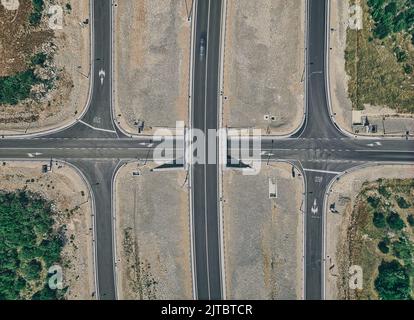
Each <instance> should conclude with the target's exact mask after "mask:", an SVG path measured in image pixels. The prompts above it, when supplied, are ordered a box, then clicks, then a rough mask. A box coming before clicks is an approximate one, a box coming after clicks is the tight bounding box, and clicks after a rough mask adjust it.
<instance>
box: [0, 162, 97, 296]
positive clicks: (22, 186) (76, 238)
mask: <svg viewBox="0 0 414 320" xmlns="http://www.w3.org/2000/svg"><path fill="white" fill-rule="evenodd" d="M43 164H49V162H42V161H14V162H2V163H0V179H1V183H0V189H1V190H4V191H11V192H12V191H16V190H28V191H31V192H33V193H37V194H40V195H41V196H42V197H44V198H45V199H47V200H49V201H52V202H53V204H54V209H55V210H56V212H58V216H57V220H58V224H59V225H66V226H67V231H66V236H67V239H71V240H70V241H69V242H68V244H67V245H66V246H65V247H64V249H63V254H62V255H63V262H64V263H63V265H62V268H63V281H64V286H69V290H68V293H67V295H66V298H67V299H69V300H80V299H81V300H88V299H93V298H94V295H95V274H94V250H93V244H92V239H93V229H92V218H91V216H92V213H91V212H92V210H91V201H90V198H89V190H88V187H87V185H86V183H85V182H84V181H83V179H82V178H81V176H80V175H79V174H78V173H77V171H76V170H75V169H73V168H72V167H71V166H69V165H67V164H64V163H61V162H54V163H53V168H52V171H51V172H48V173H42V165H43Z"/></svg>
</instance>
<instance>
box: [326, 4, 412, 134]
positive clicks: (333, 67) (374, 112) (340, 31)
mask: <svg viewBox="0 0 414 320" xmlns="http://www.w3.org/2000/svg"><path fill="white" fill-rule="evenodd" d="M349 3H350V2H349V0H332V1H330V4H331V16H330V24H331V25H330V27H331V29H332V28H333V29H334V31H331V32H330V47H331V48H332V50H330V54H329V77H330V92H331V105H332V112H333V114H334V116H335V121H336V122H337V123H338V125H339V126H340V127H341V128H342V129H343V130H345V131H348V132H350V133H354V128H353V127H352V103H351V100H350V99H349V97H348V80H349V77H348V76H347V74H346V72H345V50H346V39H347V35H346V31H347V29H348V19H349V13H348V9H349ZM361 116H368V119H369V120H370V122H371V123H372V124H376V125H378V135H384V134H385V135H395V134H397V135H400V134H404V133H405V131H407V130H408V131H413V130H414V116H413V115H411V114H403V113H398V112H396V111H395V110H393V109H391V108H387V107H383V106H368V105H366V106H365V110H363V111H362V113H361ZM384 119H385V121H383V120H384ZM359 134H364V133H363V132H361V131H360V132H359Z"/></svg>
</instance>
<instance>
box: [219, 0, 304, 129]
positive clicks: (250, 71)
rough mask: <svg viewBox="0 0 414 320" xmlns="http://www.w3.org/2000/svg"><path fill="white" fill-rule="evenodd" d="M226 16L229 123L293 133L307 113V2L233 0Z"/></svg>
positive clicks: (226, 121) (226, 120) (226, 119)
mask: <svg viewBox="0 0 414 320" xmlns="http://www.w3.org/2000/svg"><path fill="white" fill-rule="evenodd" d="M226 15H227V17H226V36H225V58H224V90H223V91H224V103H223V108H224V126H226V127H230V128H236V129H238V128H252V127H253V128H258V129H262V130H263V133H267V134H277V135H287V134H289V133H291V132H293V131H294V130H295V129H297V128H298V127H299V126H300V124H301V122H302V119H303V114H304V86H303V78H302V77H303V71H304V35H305V27H304V24H305V1H304V0H293V1H285V0H262V1H250V0H228V1H227V14H226ZM265 116H266V118H265Z"/></svg>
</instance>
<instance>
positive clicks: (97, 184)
mask: <svg viewBox="0 0 414 320" xmlns="http://www.w3.org/2000/svg"><path fill="white" fill-rule="evenodd" d="M93 3H94V19H93V28H94V29H93V30H94V31H93V32H94V58H93V66H94V68H93V69H94V74H93V90H92V97H91V103H90V106H89V109H88V111H87V113H86V114H85V115H84V117H83V118H82V119H81V120H80V121H78V123H77V124H75V125H74V126H72V127H71V128H69V129H67V130H62V131H60V132H57V133H55V134H53V135H50V136H45V137H42V138H35V139H13V138H12V139H9V138H5V139H1V140H0V159H1V160H2V161H7V160H12V159H19V160H28V159H42V160H45V159H46V160H49V159H51V158H52V159H62V160H66V161H69V162H71V163H72V164H74V165H75V166H77V167H78V168H79V169H80V170H81V171H82V172H83V173H84V175H85V176H86V177H87V179H88V181H89V183H90V185H91V188H92V192H93V197H94V199H95V204H96V208H95V209H96V210H95V218H96V239H95V241H96V249H97V252H96V255H97V266H96V272H97V278H98V290H97V294H98V298H100V299H116V289H115V288H116V286H115V279H114V257H113V251H112V239H113V228H112V224H113V216H112V194H111V189H112V177H113V174H114V172H115V170H116V168H117V166H118V165H119V163H120V162H122V161H123V160H134V159H135V160H136V159H140V160H147V159H151V158H152V156H153V152H154V147H156V146H157V145H158V143H159V141H157V140H153V139H151V138H148V137H141V138H134V139H131V138H127V137H125V136H123V135H122V134H120V132H118V131H117V129H116V127H115V126H114V123H113V120H112V116H111V112H112V111H111V90H112V88H111V87H112V84H111V81H112V78H111V73H112V71H111V59H112V53H111V48H112V47H111V42H112V36H111V32H112V30H111V5H112V4H111V1H110V0H94V2H93ZM221 6H222V1H218V0H215V1H213V0H210V1H209V0H199V1H197V13H196V16H195V19H196V28H197V30H196V40H195V44H194V48H193V50H194V51H195V60H194V66H193V80H194V82H193V99H192V101H193V105H192V114H193V119H192V124H193V127H194V128H199V129H202V130H203V131H205V130H206V129H215V128H217V123H218V121H217V101H218V99H217V98H218V94H219V93H218V79H219V75H218V73H219V70H218V59H219V51H220V50H219V49H220V48H219V46H220V41H219V36H220V27H221V23H222V21H220V18H221ZM325 14H326V0H310V1H309V7H308V17H307V20H308V35H307V37H308V48H307V53H306V56H307V64H306V66H307V68H306V75H307V76H306V86H307V97H306V101H307V102H306V103H307V115H306V121H305V124H304V126H303V128H302V129H301V130H300V131H299V132H298V133H297V134H296V135H295V136H293V137H292V138H288V139H279V138H277V137H273V138H272V137H270V138H269V137H266V138H263V139H262V143H261V150H260V151H261V156H260V158H261V160H262V161H277V160H287V161H292V162H295V163H298V164H299V166H300V167H301V168H302V173H303V174H304V176H305V178H306V192H307V197H306V206H305V210H306V227H305V233H306V234H305V242H306V246H305V247H306V248H305V298H306V299H323V298H324V297H323V287H322V285H323V281H322V280H323V262H324V257H323V245H324V225H323V214H324V212H323V210H322V209H323V205H324V203H323V201H324V195H325V194H326V192H327V190H326V188H327V185H328V184H329V182H330V181H331V180H332V179H334V178H335V177H336V176H337V174H338V173H340V172H345V171H347V170H349V169H350V168H352V167H355V166H358V165H361V164H370V163H397V162H404V163H413V160H414V141H413V140H406V139H405V137H402V138H396V139H379V138H378V139H377V138H373V139H368V140H367V139H353V138H349V137H345V136H344V135H343V134H342V133H340V132H339V131H338V130H337V128H336V127H335V125H334V124H333V123H332V121H331V117H330V114H329V110H328V106H327V95H326V87H325V77H326V75H325V63H326V62H325V48H326V44H325V31H326V17H325ZM201 37H205V40H206V41H205V46H206V52H205V54H204V55H202V54H200V46H199V44H200V39H201ZM100 70H103V71H105V78H104V79H103V82H101V77H99V71H100ZM101 74H102V73H101ZM176 142H177V144H176V145H177V146H179V147H178V148H181V146H182V145H183V143H182V138H180V137H176ZM207 144H208V141H206V142H205V145H207ZM229 146H230V144H229ZM175 151H176V152H180V154H182V151H183V150H177V149H176V150H175ZM228 151H229V150H228ZM217 154H218V153H217ZM229 154H230V153H229ZM207 156H208V154H207ZM173 157H175V156H173ZM258 160H260V159H258ZM216 163H217V161H216ZM192 170H193V181H191V182H192V183H191V188H192V189H191V195H192V198H193V199H192V200H193V212H192V215H193V231H194V232H193V242H194V244H195V245H194V256H195V270H194V272H195V278H196V293H195V295H196V296H197V298H199V299H220V298H223V297H222V275H221V273H220V254H219V253H220V240H219V227H220V224H219V219H218V201H217V200H218V199H217V190H218V179H217V173H218V168H217V166H216V165H214V164H208V165H204V164H196V165H194V166H193V167H192Z"/></svg>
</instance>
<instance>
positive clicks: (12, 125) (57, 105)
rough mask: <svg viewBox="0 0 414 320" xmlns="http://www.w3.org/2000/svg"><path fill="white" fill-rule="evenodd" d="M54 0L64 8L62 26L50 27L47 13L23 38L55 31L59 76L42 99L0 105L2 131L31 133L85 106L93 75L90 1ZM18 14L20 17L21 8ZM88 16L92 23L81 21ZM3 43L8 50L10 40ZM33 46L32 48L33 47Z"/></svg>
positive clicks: (72, 115) (65, 121)
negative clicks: (33, 29)
mask: <svg viewBox="0 0 414 320" xmlns="http://www.w3.org/2000/svg"><path fill="white" fill-rule="evenodd" d="M53 2H54V3H55V4H58V5H61V6H62V8H64V9H63V13H64V17H63V29H62V30H54V31H53V30H51V29H49V27H48V19H49V18H48V17H47V14H44V15H43V19H42V22H41V24H40V26H39V27H37V28H36V29H35V31H33V32H32V33H31V34H29V35H28V36H27V35H26V37H23V38H21V41H22V42H25V41H26V42H30V41H31V39H32V37H34V36H35V35H36V34H41V33H42V32H49V33H52V37H53V38H52V42H53V44H54V45H55V46H56V48H57V50H56V54H55V58H54V64H55V65H56V69H57V73H58V76H59V79H58V81H57V84H56V88H55V89H53V90H51V91H50V92H49V93H48V94H47V96H46V97H44V98H42V99H41V101H39V102H34V101H31V100H28V101H23V102H22V103H20V104H18V105H16V106H8V105H2V106H0V134H24V133H28V134H29V133H36V132H39V131H45V130H50V129H53V128H57V127H61V126H64V125H67V124H69V123H70V122H72V121H73V120H75V119H76V117H77V116H79V115H80V114H81V113H82V111H83V110H84V108H85V107H86V103H87V99H88V95H89V77H90V18H89V11H90V10H89V1H86V0H55V1H53ZM50 3H51V2H50V0H45V4H46V5H45V8H46V9H45V10H48V8H49V4H50ZM67 3H70V5H71V8H72V9H71V10H70V12H69V11H68V10H67V9H66V4H67ZM46 12H47V11H46ZM16 14H17V17H18V16H19V11H17V13H16ZM13 15H14V13H13ZM10 19H11V20H9V21H8V23H14V22H13V20H12V19H14V18H13V17H12V16H11V17H10ZM86 19H89V24H83V23H82V22H83V21H85V20H86ZM5 26H7V22H6V25H5ZM22 29H23V28H22ZM23 32H26V31H24V30H23ZM44 46H47V44H46V43H45V44H43V45H42V47H41V48H43V47H44ZM1 47H3V49H4V50H5V51H7V43H2V44H1V45H0V48H1ZM23 47H24V44H23ZM29 47H30V46H29ZM41 48H38V49H41ZM30 49H31V50H33V48H32V47H30ZM29 55H31V53H29ZM8 63H12V64H14V63H19V61H13V60H8ZM20 63H22V62H21V61H20Z"/></svg>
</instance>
